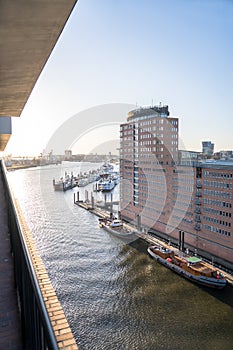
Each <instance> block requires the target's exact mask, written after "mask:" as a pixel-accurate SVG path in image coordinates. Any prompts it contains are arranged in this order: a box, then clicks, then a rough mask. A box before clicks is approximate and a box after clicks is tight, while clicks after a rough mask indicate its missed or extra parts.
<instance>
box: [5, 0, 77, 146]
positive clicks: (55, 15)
mask: <svg viewBox="0 0 233 350" xmlns="http://www.w3.org/2000/svg"><path fill="white" fill-rule="evenodd" d="M76 2H77V0H10V1H7V0H5V1H4V0H3V1H1V0H0V116H1V117H5V116H14V117H19V116H20V115H21V113H22V110H23V108H24V106H25V104H26V102H27V100H28V98H29V96H30V94H31V91H32V89H33V87H34V85H35V83H36V81H37V79H38V77H39V75H40V73H41V71H42V69H43V67H44V65H45V63H46V61H47V60H48V58H49V56H50V54H51V52H52V50H53V48H54V46H55V44H56V42H57V40H58V38H59V36H60V34H61V32H62V30H63V28H64V26H65V24H66V21H67V20H68V18H69V15H70V13H71V11H72V9H73V7H74V5H75V4H76ZM8 139H9V137H8ZM6 143H7V136H6V134H4V133H2V131H1V125H0V151H3V150H4V148H5V146H6Z"/></svg>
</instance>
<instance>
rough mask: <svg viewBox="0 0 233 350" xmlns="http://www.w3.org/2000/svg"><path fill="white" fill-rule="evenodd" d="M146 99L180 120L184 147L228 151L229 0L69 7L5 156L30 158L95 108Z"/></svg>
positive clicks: (111, 0)
mask: <svg viewBox="0 0 233 350" xmlns="http://www.w3.org/2000/svg"><path fill="white" fill-rule="evenodd" d="M152 100H153V102H154V104H157V103H159V102H162V103H163V104H168V105H169V106H170V112H171V115H173V116H175V117H179V118H180V136H181V139H182V140H183V143H184V145H185V148H186V149H192V150H196V151H199V150H201V141H203V140H211V141H212V142H214V143H215V150H216V151H217V150H221V149H233V137H232V136H233V135H232V132H233V1H231V0H140V1H139V0H117V1H116V0H98V1H97V0H79V1H78V3H77V5H76V8H75V9H74V12H73V14H72V16H71V18H70V20H69V21H68V23H67V26H66V28H65V30H64V32H63V34H62V36H61V37H60V39H59V42H58V43H57V46H56V48H55V50H54V51H53V53H52V55H51V57H50V59H49V61H48V63H47V65H46V67H45V69H44V71H43V73H42V74H41V76H40V78H39V80H38V82H37V84H36V87H35V88H34V91H33V93H32V95H31V97H30V99H29V101H28V103H27V105H26V107H25V109H24V111H23V113H22V115H21V118H17V119H16V118H14V119H13V135H12V137H11V140H10V142H9V144H8V146H7V148H6V151H5V154H8V153H13V154H15V155H16V154H17V155H18V154H23V153H27V154H35V155H38V154H39V153H40V152H41V151H42V150H43V148H45V146H46V144H47V142H48V140H49V139H50V137H51V135H52V134H53V133H54V131H55V130H56V129H57V128H58V127H59V126H60V125H61V124H62V123H63V122H65V121H66V120H67V119H69V118H70V117H72V116H73V115H75V114H76V113H78V112H80V111H83V110H85V109H87V108H90V107H93V106H95V105H101V104H106V103H112V102H114V103H118V102H119V103H129V104H135V103H137V104H138V105H142V106H143V105H150V104H151V102H152ZM15 119H16V120H15ZM24 134H25V137H24ZM92 142H94V139H93V137H92ZM81 151H85V145H83V146H82V147H80V153H82V152H81Z"/></svg>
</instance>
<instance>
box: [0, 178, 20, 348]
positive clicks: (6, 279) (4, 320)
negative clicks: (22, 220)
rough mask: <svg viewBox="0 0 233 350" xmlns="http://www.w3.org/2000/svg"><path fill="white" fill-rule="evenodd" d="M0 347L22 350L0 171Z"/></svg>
mask: <svg viewBox="0 0 233 350" xmlns="http://www.w3.org/2000/svg"><path fill="white" fill-rule="evenodd" d="M0 286H1V287H0V349H4V350H22V349H23V345H22V338H21V321H20V314H19V308H18V304H17V294H16V289H15V288H14V265H13V258H12V255H11V247H10V237H9V233H8V222H7V210H6V202H5V194H4V185H3V182H2V175H1V173H0Z"/></svg>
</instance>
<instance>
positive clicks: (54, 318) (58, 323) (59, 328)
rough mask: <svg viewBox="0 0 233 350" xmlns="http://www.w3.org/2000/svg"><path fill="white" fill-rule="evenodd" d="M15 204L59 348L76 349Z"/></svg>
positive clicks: (63, 315) (60, 308) (44, 269)
mask: <svg viewBox="0 0 233 350" xmlns="http://www.w3.org/2000/svg"><path fill="white" fill-rule="evenodd" d="M15 205H16V208H17V212H18V216H19V220H20V224H21V227H22V231H23V235H24V239H25V242H26V244H27V248H28V251H29V254H30V257H31V261H32V264H33V267H34V271H35V274H36V276H37V280H38V283H39V286H40V289H41V293H42V296H43V299H44V303H45V306H46V309H47V312H48V316H49V318H50V321H51V324H52V327H53V331H54V334H55V337H56V340H57V344H58V347H59V349H61V350H78V346H77V344H76V341H75V339H74V336H73V333H72V331H71V329H70V326H69V323H68V321H67V319H66V317H65V314H64V311H63V309H62V306H61V304H60V302H59V300H58V298H57V295H56V292H55V290H54V288H53V286H52V283H51V281H50V278H49V276H48V273H47V271H46V268H45V265H44V263H43V261H42V258H41V256H40V254H39V251H38V249H37V246H36V244H35V241H34V239H33V237H32V234H31V232H30V230H29V228H28V225H27V223H26V221H25V218H24V216H23V214H22V211H21V209H20V206H19V204H18V203H17V201H16V200H15Z"/></svg>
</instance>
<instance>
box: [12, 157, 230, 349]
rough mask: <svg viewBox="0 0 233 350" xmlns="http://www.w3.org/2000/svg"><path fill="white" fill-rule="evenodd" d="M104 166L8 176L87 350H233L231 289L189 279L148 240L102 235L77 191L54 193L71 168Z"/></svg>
mask: <svg viewBox="0 0 233 350" xmlns="http://www.w3.org/2000/svg"><path fill="white" fill-rule="evenodd" d="M97 167H99V164H90V163H84V164H81V163H69V162H65V163H63V164H62V165H58V166H46V167H41V168H31V169H27V170H18V171H15V172H10V173H9V174H8V178H9V181H10V183H11V185H12V188H13V190H14V193H15V195H16V197H17V198H18V199H19V203H20V205H21V208H22V209H23V212H24V215H25V218H26V219H27V222H28V225H29V227H30V228H31V231H32V233H33V236H34V238H35V240H36V243H37V246H38V248H39V250H40V253H41V256H42V258H43V260H44V262H45V265H46V268H47V270H48V273H49V275H50V278H51V281H52V283H53V286H54V288H55V290H56V292H57V295H58V298H59V300H60V302H61V304H62V306H63V309H64V312H65V314H66V317H67V319H68V321H69V323H70V326H71V329H72V331H73V333H74V336H75V338H76V340H77V342H78V344H79V348H80V350H160V349H164V350H170V349H171V350H176V349H177V350H178V349H179V350H187V349H189V350H199V349H200V350H232V349H233V289H232V288H230V287H227V288H226V289H225V290H223V291H212V290H209V289H206V288H200V287H198V286H197V285H194V284H192V283H190V282H189V281H186V280H184V279H182V278H181V277H179V276H178V275H176V274H174V273H173V272H171V271H170V270H167V269H166V268H165V267H163V266H161V265H159V264H158V263H156V262H155V261H154V260H152V259H151V258H150V257H149V256H148V255H147V254H146V244H145V243H144V242H142V241H135V242H132V243H131V244H130V245H126V244H124V243H123V242H121V241H120V240H119V239H117V238H115V237H112V236H111V235H109V234H108V233H107V232H105V231H103V230H101V229H100V228H99V227H98V219H97V217H95V216H93V215H92V214H91V213H89V212H87V211H85V210H83V209H81V208H79V207H78V206H76V205H75V204H74V203H73V198H74V193H76V192H77V188H75V189H73V190H70V191H67V192H65V193H63V192H54V190H53V186H52V180H53V178H56V179H58V178H59V177H61V176H62V175H64V172H65V171H67V172H69V173H70V172H71V171H73V172H74V175H76V174H77V173H79V172H80V171H82V172H83V171H86V170H91V169H94V168H97ZM86 189H87V188H81V189H80V195H81V197H82V198H84V191H85V190H86ZM92 189H93V185H88V190H89V191H92ZM113 195H114V198H117V197H118V188H117V187H116V188H115V190H114V193H113ZM98 196H99V197H100V196H101V194H98ZM99 199H100V198H99Z"/></svg>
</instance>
